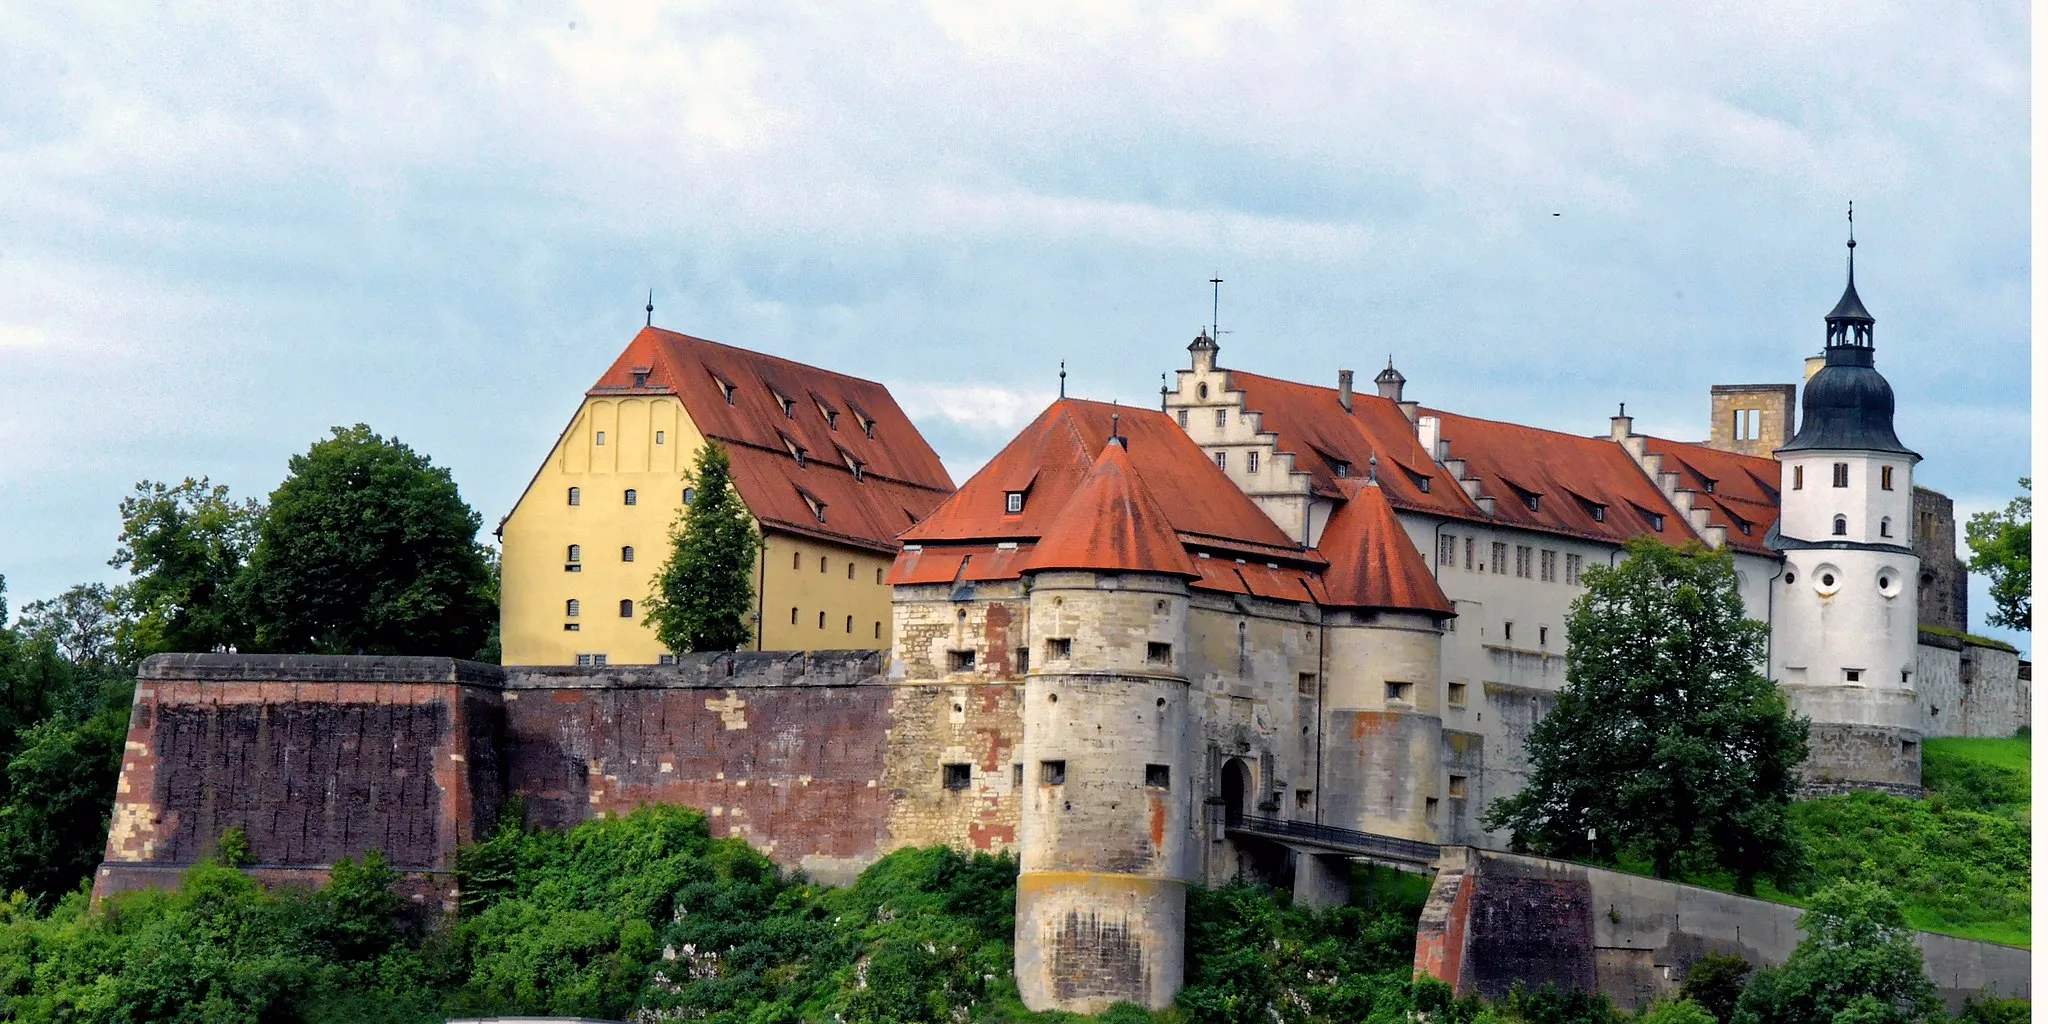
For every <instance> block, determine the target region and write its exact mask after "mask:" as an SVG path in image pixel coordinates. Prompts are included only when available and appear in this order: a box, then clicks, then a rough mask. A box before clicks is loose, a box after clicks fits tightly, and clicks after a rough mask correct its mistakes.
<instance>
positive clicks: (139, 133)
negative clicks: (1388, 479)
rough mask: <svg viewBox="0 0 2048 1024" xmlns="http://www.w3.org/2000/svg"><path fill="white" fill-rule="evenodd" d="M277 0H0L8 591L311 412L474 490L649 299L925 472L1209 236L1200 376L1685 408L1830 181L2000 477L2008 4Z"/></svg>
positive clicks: (1120, 347) (535, 455)
mask: <svg viewBox="0 0 2048 1024" xmlns="http://www.w3.org/2000/svg"><path fill="white" fill-rule="evenodd" d="M312 6H313V5H297V4H292V5H261V6H258V5H249V6H248V7H247V8H246V9H243V10H235V9H232V7H233V5H196V4H148V5H144V4H138V3H134V2H132V0H119V2H93V0H66V2H62V3H54V2H53V3H42V2H37V0H0V13H4V21H5V24H6V28H5V30H4V31H0V573H4V574H5V575H6V577H7V583H8V591H9V593H8V596H9V598H10V599H11V602H12V603H13V604H14V606H15V607H16V608H18V607H19V606H20V605H21V604H22V603H24V602H26V601H27V600H30V599H33V598H36V597H44V596H49V595H51V594H54V593H55V592H57V591H59V590H61V589H62V588H63V587H65V586H67V585H69V584H72V583H76V582H82V581H87V580H95V579H100V580H107V581H110V582H111V581H113V580H115V579H116V578H117V575H118V574H117V573H115V571H114V570H112V569H110V568H108V567H107V566H106V564H105V560H106V558H107V556H108V555H109V554H110V553H111V551H112V549H113V546H114V538H115V535H116V533H117V532H118V517H117V516H116V514H115V506H116V503H117V502H118V501H119V499H120V498H121V497H122V496H123V495H124V494H126V493H127V492H128V491H129V490H130V489H131V487H132V486H133V484H134V483H135V482H136V481H137V480H141V479H161V480H176V479H179V478H182V477H184V476H187V475H192V476H202V475H204V476H211V477H212V478H213V479H214V480H215V481H216V482H224V483H227V484H229V485H230V486H231V487H232V488H233V489H234V491H235V492H236V493H237V494H239V495H250V496H261V495H263V494H265V493H267V492H268V491H269V490H270V489H271V488H273V487H275V486H276V485H277V483H278V481H279V480H280V479H281V478H282V476H283V474H284V471H285V460H286V459H287V457H288V456H289V455H291V454H292V453H294V452H297V451H303V450H304V449H305V448H306V447H307V445H308V444H310V443H311V442H312V441H313V440H314V439H315V438H316V437H319V436H321V435H323V434H324V433H325V431H326V428H327V427H329V426H330V425H334V424H348V423H355V422H358V421H361V422H367V423H369V424H370V425H371V426H372V427H374V428H375V429H377V430H379V431H380V432H383V433H386V434H396V435H397V436H399V437H400V438H402V439H404V440H405V441H407V442H408V443H410V444H412V445H414V446H415V447H417V448H419V449H421V450H423V451H425V452H427V453H428V454H430V455H431V456H432V457H433V459H434V460H435V461H436V462H437V463H439V464H442V465H446V466H449V467H451V468H452V469H453V471H454V474H455V478H456V480H457V482H458V483H459V484H460V485H461V487H462V491H463V495H464V496H465V497H466V498H467V499H468V500H469V502H470V503H471V504H472V505H474V506H475V507H476V508H477V510H478V511H479V512H480V513H481V514H482V515H483V517H484V519H485V522H486V525H487V527H488V525H490V524H494V523H495V522H496V521H497V520H498V518H499V517H500V516H502V515H504V514H505V512H506V511H507V510H508V509H509V508H510V506H511V503H512V502H513V501H514V500H515V499H516V497H517V496H518V492H519V490H520V488H521V487H523V486H524V484H525V482H526V480H527V479H528V477H529V476H530V475H531V474H532V472H533V470H534V467H535V466H536V464H537V463H538V462H539V460H540V459H541V458H542V457H543V456H544V455H545V454H546V452H547V450H548V447H549V445H550V444H551V443H552V441H553V440H554V438H555V436H556V434H557V433H558V432H559V431H560V430H561V428H562V426H563V424H564V422H565V421H566V419H567V417H568V416H569V415H570V413H571V412H572V411H573V410H574V409H575V407H576V404H577V402H578V400H579V396H580V394H581V392H582V390H583V389H584V388H585V387H586V386H588V384H589V383H590V382H591V381H592V380H594V379H595V378H596V376H597V374H598V373H599V372H600V371H601V370H602V369H603V368H604V367H605V366H606V365H608V364H609V362H610V361H611V359H612V358H613V357H614V356H615V355H616V354H617V352H618V351H619V349H620V348H621V347H622V346H623V345H624V344H625V342H626V341H627V339H628V338H630V337H631V335H632V333H633V331H634V329H635V328H637V327H638V326H639V325H640V322H641V318H642V316H643V314H642V311H641V306H642V305H643V304H644V302H645V299H646V294H647V290H648V289H649V288H652V289H653V290H654V293H655V304H656V310H655V322H656V323H657V324H659V325H661V326H664V327H670V328H674V329H676V330H681V331H685V332H688V333H692V334H697V335H700V336H703V337H708V338H713V339H717V340H720V341H726V342H730V343H733V344H738V345H743V346H747V347H750V348H756V349H761V350H764V351H768V352H774V353H777V354H780V355H785V356H789V357H791V358H795V359H799V360H803V361H806V362H812V363H817V364H819V365H822V366H826V367H829V368H832V369H835V370H840V371H844V372H847V373H852V374H856V375H859V376H864V377H869V378H873V379H877V380H880V381H883V382H884V383H886V384H888V385H889V386H890V387H891V388H892V389H893V390H894V392H895V394H896V396H897V398H898V400H899V401H900V402H902V404H903V405H904V407H905V408H906V409H907V410H908V411H909V412H910V413H911V415H912V417H913V418H914V419H915V420H916V421H917V423H918V425H919V426H920V427H921V428H923V430H924V431H925V433H926V436H927V437H928V438H929V439H930V440H931V442H932V444H933V445H934V446H935V447H937V448H938V450H939V452H940V454H941V455H942V456H944V458H945V461H946V465H947V467H948V469H949V470H950V471H951V472H952V474H953V476H954V478H955V479H956V481H957V480H964V479H965V478H966V477H967V476H968V475H970V474H971V473H972V472H973V471H974V470H975V469H976V468H978V467H979V466H980V464H981V463H982V461H983V460H985V459H986V458H987V456H988V455H990V454H992V453H993V452H994V450H995V449H996V448H997V447H998V446H999V445H1000V444H1001V442H1002V441H1003V440H1005V439H1006V438H1007V437H1008V436H1009V435H1010V434H1011V433H1012V432H1013V431H1014V430H1015V429H1016V428H1017V427H1019V426H1021V425H1022V424H1023V423H1024V422H1026V421H1028V420H1029V418H1030V417H1031V416H1032V415H1034V414H1035V413H1036V412H1037V411H1038V410H1039V409H1040V408H1041V407H1042V406H1043V403H1044V402H1045V401H1046V400H1047V399H1048V398H1050V397H1051V396H1052V394H1053V392H1054V389H1055V387H1056V376H1055V375H1056V373H1057V369H1058V363H1059V361H1060V360H1062V359H1064V360H1066V361H1067V364H1068V369H1069V371H1070V373H1071V375H1072V376H1071V378H1070V384H1069V387H1070V391H1071V392H1072V393H1074V394H1077V395H1082V396H1087V397H1095V398H1104V399H1109V398H1116V399H1121V400H1123V401H1126V402H1130V403H1142V404H1156V402H1157V396H1158V385H1159V374H1160V373H1162V372H1164V371H1168V370H1171V369H1173V368H1175V367H1177V366H1183V365H1185V363H1186V359H1187V354H1186V352H1185V351H1184V347H1185V345H1186V344H1187V342H1188V340H1189V338H1191V337H1192V336H1193V335H1194V333H1195V330H1196V328H1197V327H1199V326H1201V325H1202V324H1204V323H1206V322H1207V321H1208V319H1209V314H1210V291H1209V285H1208V284H1207V279H1208V278H1210V277H1212V276H1217V275H1220V276H1221V277H1223V278H1224V279H1225V284H1224V285H1223V292H1222V313H1221V319H1222V326H1223V328H1224V330H1225V331H1227V332H1229V333H1226V334H1225V335H1223V338H1222V342H1223V352H1222V362H1223V364H1224V365H1226V366H1235V367H1242V368H1244V369H1249V370H1256V371H1259V372H1263V373H1269V374H1275V375H1280V376H1286V377H1292V378H1295V379H1300V380H1307V381H1314V382H1324V381H1329V382H1334V380H1335V378H1336V371H1337V370H1338V369H1339V368H1340V367H1350V368H1354V369H1358V370H1360V371H1362V372H1361V379H1363V378H1365V377H1369V376H1370V374H1371V373H1372V372H1373V371H1376V370H1377V369H1378V368H1379V367H1380V366H1381V365H1382V364H1384V362H1385V360H1386V358H1387V357H1388V355H1390V354H1391V355H1392V356H1393V357H1394V359H1395V361H1396V363H1397V364H1398V365H1399V366H1400V368H1401V370H1402V371H1403V372H1404V373H1405V374H1406V375H1407V377H1408V381H1409V385H1408V386H1409V396H1410V397H1413V398H1418V399H1420V400H1421V401H1423V402H1424V403H1426V404H1430V405H1435V406H1440V407H1443V408H1447V409H1451V410H1455V411H1458V412H1462V413H1466V414H1470V415H1476V416H1484V417H1492V418H1501V419H1509V420H1516V421H1520V422H1525V423H1532V424H1536V425H1540V426H1545V427H1552V428H1556V429H1560V430H1568V431H1573V432H1577V433H1604V432H1605V430H1606V428H1607V417H1608V416H1609V415H1611V414H1612V413H1613V411H1614V408H1615V405H1616V403H1617V402H1622V401H1626V402H1627V403H1628V405H1629V410H1630V412H1631V413H1633V414H1635V415H1636V417H1637V421H1636V422H1637V426H1638V429H1641V430H1645V431H1648V432H1654V433H1659V434H1663V435H1666V436H1673V437H1680V438H1698V437H1703V436H1704V435H1705V432H1706V429H1707V424H1706V417H1707V408H1708V406H1707V388H1708V386H1709V385H1710V384H1714V383H1757V382H1791V381H1795V380H1797V379H1798V371H1799V366H1800V360H1801V358H1802V357H1804V356H1806V355H1808V354H1810V353H1813V352H1816V351H1818V349H1819V347H1820V344H1821V341H1822V337H1823V334H1822V325H1821V317H1822V315H1823V314H1824V313H1826V311H1827V310H1828V309H1829V307H1831V306H1832V305H1833V304H1834V301H1835V299H1836V297H1837V296H1838V295H1839V294H1840V292H1841V287H1842V273H1843V248H1842V242H1843V239H1844V228H1845V224H1844V220H1843V213H1844V210H1845V208H1846V207H1847V205H1848V202H1849V201H1850V200H1852V199H1853V200H1854V201H1855V203H1856V209H1857V237H1858V240H1859V242H1860V243H1861V244H1860V246H1859V248H1858V255H1859V257H1861V259H1860V261H1859V262H1860V266H1859V268H1858V283H1859V286H1860V290H1861V293H1862V295H1863V297H1864V300H1865V302H1866V303H1867V304H1868V305H1869V307H1870V309H1871V311H1872V312H1873V313H1874V314H1875V315H1876V317H1877V320H1878V326H1877V345H1878V366H1879V368H1880V369H1882V370H1883V371H1884V372H1885V374H1886V375H1887V376H1888V377H1889V378H1890V380H1891V382H1892V384H1893V387H1894V388H1895V389H1896V391H1897V393H1898V401H1899V414H1898V432H1899V436H1900V437H1901V438H1902V439H1903V440H1904V441H1905V442H1906V443H1907V444H1908V445H1909V446H1911V447H1913V448H1915V449H1916V450H1918V451H1919V452H1921V453H1922V454H1923V455H1924V456H1925V457H1926V461H1925V462H1923V463H1922V464H1921V466H1920V469H1919V476H1918V479H1919V481H1920V482H1922V483H1924V484H1926V485H1928V486H1932V487H1935V488H1938V489H1941V490H1944V491H1946V492H1948V493H1949V494H1950V495H1951V496H1953V497H1954V498H1955V499H1956V502H1957V507H1958V510H1959V512H1961V513H1964V514H1967V512H1969V511H1972V510H1976V509H1982V508H1987V507H1992V506H1994V505H1999V504H2002V503H2003V502H2004V501H2005V500H2006V499H2007V498H2009V497H2010V496H2011V495H2012V494H2013V493H2015V491H2016V483H2015V480H2016V478H2017V477H2019V476H2021V475H2024V474H2025V473H2027V472H2028V465H2029V460H2030V455H2031V453H2030V447H2029V445H2030V437H2029V434H2030V430H2029V424H2030V408H2029V396H2028V387H2027V380H2028V370H2029V367H2030V352H2029V336H2028V333H2027V332H2028V306H2029V295H2030V292H2029V287H2030V286H2029V279H2030V267H2029V243H2030V228H2029V225H2030V212H2029V206H2028V202H2029V194H2028V187H2029V173H2030V165H2029V153H2028V123H2029V85H2030V83H2029V75H2028V65H2029V59H2030V55H2029V50H2028V34H2029V33H2028V30H2029V25H2028V7H2027V5H2026V4H2024V3H2017V2H2000V3H1984V4H1937V3H1925V4H1901V3H1885V2H1873V0H1853V2H1847V0H1844V2H1825V0H1809V2H1801V3H1796V4H1788V3H1783V2H1768V3H1754V4H1731V3H1725V2H1716V3H1694V4H1687V3H1665V4H1649V5H1645V4H1640V3H1633V2H1631V3H1605V4H1600V3H1595V4H1583V3H1582V4H1570V5H1563V4H1559V5H1541V4H1531V3H1521V2H1517V3H1504V4H1498V5H1480V4H1458V5H1447V4H1423V3H1417V4H1413V5H1398V4H1372V5H1367V4H1343V5H1328V6H1334V7H1338V8H1341V9H1343V10H1344V11H1345V12H1346V13H1343V14H1338V15H1333V14H1330V13H1328V12H1327V11H1324V10H1321V9H1320V8H1321V7H1322V6H1324V5H1317V6H1315V7H1309V6H1301V7H1290V6H1289V5H1287V4H1283V3H1274V2H1220V3H1213V4H1183V5H1175V6H1172V7H1164V8H1161V7H1153V6H1147V5H1136V4H1128V3H1122V2H1119V0H1082V2H1066V0H1034V2H1031V3H1025V4H1016V5H1009V6H1007V7H1005V6H1004V5H998V4H993V3H983V2H978V0H932V2H929V3H927V4H925V5H923V6H910V5H906V6H896V7H887V6H880V5H876V6H870V7H857V6H856V5H849V4H815V5H807V4H780V3H778V4H758V3H736V4H729V5H716V4H692V5H676V6H674V7H670V8H657V7H655V6H652V5H644V4H633V3H605V4H595V5H588V6H586V5H582V4H576V3H551V2H544V3H531V4H502V5H492V6H491V7H490V8H489V9H481V10H480V9H473V8H471V9H461V10H452V11H447V12H442V13H435V14H426V13H421V10H422V9H424V8H429V7H442V6H444V5H420V4H387V3H363V4H349V5H335V10H332V11H318V10H313V9H312ZM202 7H203V8H204V9H203V10H202ZM1973 589H1974V590H1975V595H1974V596H1973V600H1972V609H1971V610H1972V619H1973V620H1974V624H1975V625H1976V626H1978V627H1980V628H1981V627H1982V625H1983V622H1982V618H1983V612H1984V609H1985V608H1986V607H1987V606H1988V601H1987V600H1986V599H1985V598H1984V591H1983V588H1982V586H1981V585H1979V586H1977V587H1975V588H1973ZM1999 635H2006V636H2011V634H1999ZM2018 639H2020V640H2021V642H2022V643H2024V640H2025V638H2023V637H2021V638H2018Z"/></svg>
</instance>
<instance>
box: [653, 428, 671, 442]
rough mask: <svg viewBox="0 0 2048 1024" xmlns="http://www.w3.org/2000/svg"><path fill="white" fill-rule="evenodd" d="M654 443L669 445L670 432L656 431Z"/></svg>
mask: <svg viewBox="0 0 2048 1024" xmlns="http://www.w3.org/2000/svg"><path fill="white" fill-rule="evenodd" d="M654 443H655V444H667V443H668V431H666V430H657V431H655V432H654Z"/></svg>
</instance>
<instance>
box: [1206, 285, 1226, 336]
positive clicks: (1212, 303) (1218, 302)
mask: <svg viewBox="0 0 2048 1024" xmlns="http://www.w3.org/2000/svg"><path fill="white" fill-rule="evenodd" d="M1222 308H1223V279H1222V278H1220V277H1212V278H1210V279H1209V337H1210V339H1211V340H1214V339H1215V338H1216V337H1217V336H1218V335H1220V334H1222V333H1223V332H1222V331H1221V330H1219V329H1218V328H1217V324H1219V323H1221V321H1219V320H1218V319H1217V318H1216V312H1217V310H1220V309H1222Z"/></svg>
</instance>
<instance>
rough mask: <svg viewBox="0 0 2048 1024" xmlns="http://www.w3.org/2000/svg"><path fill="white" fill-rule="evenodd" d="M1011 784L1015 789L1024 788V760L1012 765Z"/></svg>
mask: <svg viewBox="0 0 2048 1024" xmlns="http://www.w3.org/2000/svg"><path fill="white" fill-rule="evenodd" d="M1010 786H1011V788H1013V789H1023V788H1024V762H1022V761H1019V762H1017V763H1016V764H1013V765H1011V766H1010Z"/></svg>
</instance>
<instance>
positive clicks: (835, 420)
mask: <svg viewBox="0 0 2048 1024" xmlns="http://www.w3.org/2000/svg"><path fill="white" fill-rule="evenodd" d="M825 426H827V427H829V428H831V429H833V430H838V429H839V414H838V413H836V412H833V411H831V410H829V409H828V410H826V411H825Z"/></svg>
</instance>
